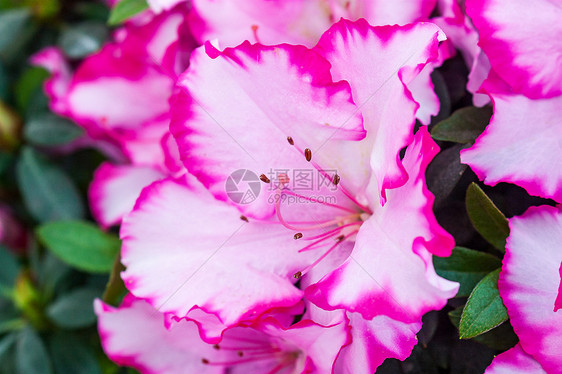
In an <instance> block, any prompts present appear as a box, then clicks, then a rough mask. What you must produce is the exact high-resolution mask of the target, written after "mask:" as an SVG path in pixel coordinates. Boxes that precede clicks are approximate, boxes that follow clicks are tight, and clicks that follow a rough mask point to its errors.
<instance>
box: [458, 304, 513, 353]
mask: <svg viewBox="0 0 562 374" xmlns="http://www.w3.org/2000/svg"><path fill="white" fill-rule="evenodd" d="M463 308H464V306H461V307H458V308H456V309H453V310H451V311H450V312H449V319H450V320H451V323H452V324H453V325H454V326H455V327H456V328H458V327H459V324H460V321H461V316H462V311H463ZM472 340H474V341H475V342H478V343H480V344H484V345H485V346H488V347H490V348H492V349H497V350H500V351H505V350H507V349H509V348H511V347H513V346H514V345H515V344H517V342H518V341H519V338H518V337H517V335H515V332H514V331H513V326H511V323H509V320H508V321H505V322H504V323H502V324H501V325H499V326H498V327H496V328H493V329H492V330H490V331H488V332H485V333H483V334H482V335H478V336H475V337H474V338H472Z"/></svg>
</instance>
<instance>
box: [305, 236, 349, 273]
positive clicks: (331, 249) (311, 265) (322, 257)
mask: <svg viewBox="0 0 562 374" xmlns="http://www.w3.org/2000/svg"><path fill="white" fill-rule="evenodd" d="M358 232H359V230H354V231H352V232H350V233H349V234H347V235H346V236H344V237H343V239H342V240H339V241H338V242H337V243H336V244H334V245H333V246H331V247H330V248H329V249H328V250H327V251H326V252H324V254H323V255H322V256H320V257H318V259H317V260H316V261H314V262H313V263H312V264H310V265H308V266H307V267H306V268H304V270H302V271H299V272H297V273H295V274H300V276H302V275H304V274H306V273H308V272H309V271H310V269H312V268H313V267H315V266H316V265H318V264H319V263H320V261H322V260H323V259H325V258H326V256H328V255H329V254H330V253H331V252H332V251H333V250H334V249H336V248H337V247H338V245H340V244H341V243H343V241H344V240H345V239H347V238H349V237H350V236H353V235H355V234H357V233H358Z"/></svg>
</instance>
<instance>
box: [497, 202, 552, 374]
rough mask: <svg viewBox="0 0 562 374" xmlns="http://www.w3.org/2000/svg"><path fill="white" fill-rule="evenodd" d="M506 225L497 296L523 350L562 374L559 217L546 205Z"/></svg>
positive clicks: (543, 366)
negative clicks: (508, 229)
mask: <svg viewBox="0 0 562 374" xmlns="http://www.w3.org/2000/svg"><path fill="white" fill-rule="evenodd" d="M509 226H510V230H511V233H510V235H509V237H508V239H507V245H506V254H505V257H504V260H503V267H502V271H501V273H500V278H499V285H498V287H499V291H500V296H501V297H502V299H503V302H504V304H505V306H506V308H507V313H508V315H509V318H510V321H511V324H512V325H513V329H514V331H515V333H516V334H517V336H519V340H520V342H519V344H520V345H521V348H522V349H523V350H524V351H525V352H526V354H528V355H530V356H532V357H533V358H534V359H535V360H536V361H538V362H539V363H540V365H541V366H542V368H543V369H544V371H546V372H547V373H553V374H556V373H562V357H561V356H560V352H561V350H562V311H560V310H559V309H558V307H559V304H558V305H557V302H558V300H559V298H560V296H559V295H560V291H559V290H560V288H559V287H560V266H561V264H562V247H561V246H560V242H561V241H562V213H561V212H560V209H559V208H553V207H550V206H542V207H531V208H529V210H528V211H527V212H526V213H525V214H523V215H522V216H520V217H514V218H512V219H510V222H509ZM527 361H530V360H527ZM535 366H536V365H535Z"/></svg>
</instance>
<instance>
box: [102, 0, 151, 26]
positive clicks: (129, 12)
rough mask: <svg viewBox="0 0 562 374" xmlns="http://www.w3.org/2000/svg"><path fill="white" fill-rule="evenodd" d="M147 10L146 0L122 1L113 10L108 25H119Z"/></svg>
mask: <svg viewBox="0 0 562 374" xmlns="http://www.w3.org/2000/svg"><path fill="white" fill-rule="evenodd" d="M146 9H148V3H147V2H146V0H122V1H120V2H118V3H117V4H116V5H115V7H114V8H113V9H112V10H111V14H110V15H109V20H108V21H107V23H108V24H110V25H111V26H115V25H119V24H121V23H123V22H124V21H126V20H128V19H129V18H131V17H133V16H135V15H137V14H138V13H140V12H142V11H143V10H146Z"/></svg>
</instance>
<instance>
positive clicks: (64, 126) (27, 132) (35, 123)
mask: <svg viewBox="0 0 562 374" xmlns="http://www.w3.org/2000/svg"><path fill="white" fill-rule="evenodd" d="M83 133H84V131H83V130H82V129H81V128H80V127H78V126H76V125H75V124H74V123H72V122H71V121H69V120H67V119H65V118H62V117H59V116H57V115H54V114H53V113H43V114H41V115H40V116H37V117H35V118H32V119H30V120H29V121H28V122H27V123H26V124H25V127H24V136H25V139H26V140H27V141H28V142H30V143H33V144H35V145H40V146H56V145H62V144H66V143H70V142H71V141H73V140H75V139H77V138H78V137H80V136H81V135H82V134H83Z"/></svg>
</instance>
